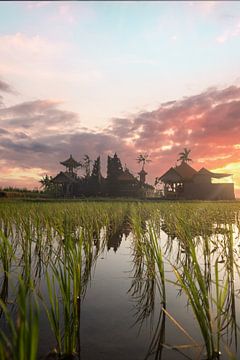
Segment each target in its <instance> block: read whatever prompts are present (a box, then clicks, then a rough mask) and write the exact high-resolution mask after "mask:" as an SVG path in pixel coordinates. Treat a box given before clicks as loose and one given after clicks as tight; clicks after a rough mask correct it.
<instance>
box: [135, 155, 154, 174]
mask: <svg viewBox="0 0 240 360" xmlns="http://www.w3.org/2000/svg"><path fill="white" fill-rule="evenodd" d="M148 157H149V155H148V154H140V155H138V157H137V159H136V160H137V162H138V164H142V170H144V166H145V164H146V163H150V162H151V161H152V160H150V159H148Z"/></svg>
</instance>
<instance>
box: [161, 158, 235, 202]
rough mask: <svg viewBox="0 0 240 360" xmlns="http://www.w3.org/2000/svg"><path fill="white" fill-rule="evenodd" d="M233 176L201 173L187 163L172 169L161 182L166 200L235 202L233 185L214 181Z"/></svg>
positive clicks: (206, 171) (208, 172)
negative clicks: (214, 181)
mask: <svg viewBox="0 0 240 360" xmlns="http://www.w3.org/2000/svg"><path fill="white" fill-rule="evenodd" d="M229 176H231V174H218V173H213V172H211V171H209V170H207V169H205V168H202V169H201V170H199V171H196V170H195V169H193V168H192V167H191V166H190V165H188V164H187V163H186V162H182V163H181V165H179V166H175V167H171V168H170V169H169V170H168V171H166V172H165V173H164V174H163V175H162V176H160V178H159V180H160V181H161V182H162V183H163V184H164V190H163V193H164V197H165V198H166V199H186V200H193V199H195V200H233V199H235V195H234V184H233V183H213V182H212V179H221V178H225V177H229Z"/></svg>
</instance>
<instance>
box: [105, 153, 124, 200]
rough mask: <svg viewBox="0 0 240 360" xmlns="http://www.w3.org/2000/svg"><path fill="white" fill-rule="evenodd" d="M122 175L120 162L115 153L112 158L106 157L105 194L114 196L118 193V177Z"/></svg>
mask: <svg viewBox="0 0 240 360" xmlns="http://www.w3.org/2000/svg"><path fill="white" fill-rule="evenodd" d="M121 174H123V167H122V163H121V160H120V159H119V157H118V156H117V154H116V153H115V154H114V156H113V157H111V156H108V163H107V187H108V189H107V192H108V193H109V194H110V195H116V194H117V192H118V177H119V176H120V175H121Z"/></svg>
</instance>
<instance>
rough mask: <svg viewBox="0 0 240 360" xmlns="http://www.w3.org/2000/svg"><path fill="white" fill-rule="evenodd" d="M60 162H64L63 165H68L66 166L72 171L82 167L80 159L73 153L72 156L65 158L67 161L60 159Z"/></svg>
mask: <svg viewBox="0 0 240 360" xmlns="http://www.w3.org/2000/svg"><path fill="white" fill-rule="evenodd" d="M60 164H62V165H63V166H66V168H67V169H68V171H69V172H72V171H73V170H74V169H76V168H78V167H80V166H81V165H82V164H81V163H80V162H78V161H76V160H75V159H74V158H73V157H72V155H70V157H69V158H68V159H67V160H65V161H60Z"/></svg>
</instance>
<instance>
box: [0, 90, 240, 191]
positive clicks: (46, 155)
mask: <svg viewBox="0 0 240 360" xmlns="http://www.w3.org/2000/svg"><path fill="white" fill-rule="evenodd" d="M63 105H64V104H63V103H62V102H60V101H57V100H51V99H45V100H35V101H29V102H23V103H20V104H17V105H14V106H11V107H6V108H4V109H0V151H1V158H2V159H3V160H4V161H5V162H6V164H7V167H6V168H7V169H11V168H19V169H20V168H21V169H22V171H23V173H24V171H25V170H24V169H28V171H30V170H29V169H32V168H35V169H36V168H38V169H39V168H40V169H42V170H43V172H44V171H45V172H49V174H52V175H54V174H56V172H58V171H60V169H61V165H60V164H59V161H62V160H64V159H65V158H67V157H68V156H69V154H70V153H71V154H73V156H74V157H75V158H76V159H77V160H81V159H82V157H83V155H84V154H86V153H87V154H89V155H90V157H91V158H96V157H97V156H98V155H101V156H102V160H103V168H105V166H106V158H107V155H108V154H113V153H114V152H115V151H117V153H118V154H119V156H120V157H121V159H122V162H123V164H124V163H127V165H128V166H129V167H130V169H131V170H132V171H133V172H134V174H135V175H136V174H137V172H138V170H139V165H138V164H137V162H136V157H137V154H139V153H141V152H147V153H149V154H150V156H151V159H152V162H151V163H150V164H148V167H147V171H148V172H149V176H148V180H149V181H150V182H153V180H154V178H155V176H160V175H161V174H162V173H163V172H164V171H166V170H167V169H168V168H169V167H170V166H173V165H175V164H176V160H177V158H178V153H179V152H180V151H181V150H182V149H183V147H188V148H190V149H191V150H192V153H191V155H192V156H191V157H192V158H193V159H194V163H193V165H194V167H195V168H196V169H199V168H201V167H202V166H206V167H207V168H209V169H219V168H224V167H226V166H227V165H228V164H236V163H239V162H238V159H239V157H240V145H239V133H240V87H239V86H229V87H227V88H224V89H217V88H215V87H212V88H209V89H207V90H206V91H204V92H202V93H200V94H196V95H194V96H189V97H185V98H182V99H179V100H174V101H169V102H167V103H163V104H162V105H161V106H160V107H159V108H157V109H156V110H154V111H144V112H139V113H136V114H131V115H129V116H126V117H124V118H123V117H122V118H113V119H112V120H111V121H110V122H109V126H108V127H107V128H103V129H98V130H95V131H94V130H91V129H88V128H86V127H84V128H82V127H81V122H80V118H79V115H78V114H77V113H74V112H71V111H67V110H64V109H62V108H61V107H62V106H63ZM233 170H234V174H235V181H236V182H237V184H239V185H240V178H239V175H237V172H236V169H235V168H234V169H233ZM228 172H231V171H230V170H229V169H228ZM31 178H32V177H31ZM16 179H18V180H17V181H18V182H17V183H18V184H19V177H17V176H16ZM36 185H37V183H36V182H35V183H34V184H33V186H36ZM239 185H238V186H239Z"/></svg>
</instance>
